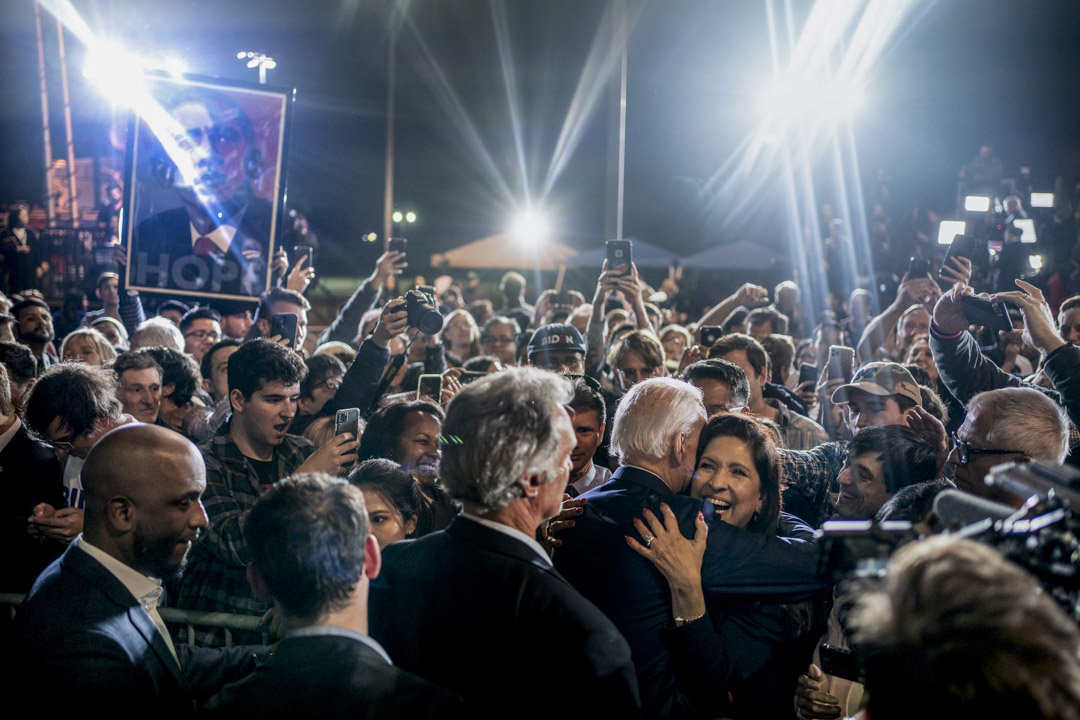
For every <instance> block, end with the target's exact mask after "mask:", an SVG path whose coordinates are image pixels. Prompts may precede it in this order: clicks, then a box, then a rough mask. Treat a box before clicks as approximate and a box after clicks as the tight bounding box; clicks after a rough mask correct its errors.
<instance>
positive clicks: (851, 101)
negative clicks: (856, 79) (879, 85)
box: [759, 80, 866, 120]
mask: <svg viewBox="0 0 1080 720" xmlns="http://www.w3.org/2000/svg"><path fill="white" fill-rule="evenodd" d="M865 104H866V95H865V94H864V93H863V91H862V89H861V88H858V87H855V86H853V85H847V84H843V83H839V82H827V83H815V82H812V81H811V82H791V81H790V80H784V81H782V82H778V83H774V84H772V85H770V86H768V87H767V88H766V89H765V91H764V92H763V93H762V94H761V97H760V99H759V111H760V113H761V114H762V115H765V116H766V117H775V118H792V117H795V118H801V119H804V120H825V119H840V118H844V117H850V116H852V115H856V114H858V113H859V111H860V110H862V108H863V107H864V106H865Z"/></svg>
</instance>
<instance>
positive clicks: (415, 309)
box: [405, 285, 443, 335]
mask: <svg viewBox="0 0 1080 720" xmlns="http://www.w3.org/2000/svg"><path fill="white" fill-rule="evenodd" d="M405 310H406V312H407V313H408V314H409V327H414V328H416V329H417V330H419V331H420V332H422V333H424V334H425V335H434V334H436V333H438V332H440V331H441V330H442V329H443V316H442V315H440V314H439V310H438V301H436V300H435V288H433V287H431V286H430V285H418V286H416V287H414V288H413V289H412V290H410V291H409V292H407V293H405Z"/></svg>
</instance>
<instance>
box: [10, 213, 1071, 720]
mask: <svg viewBox="0 0 1080 720" xmlns="http://www.w3.org/2000/svg"><path fill="white" fill-rule="evenodd" d="M1004 232H1006V233H1007V232H1008V225H1007V224H1006V228H1005V231H1004ZM126 261H127V259H126V257H125V255H124V253H123V251H122V250H118V251H117V254H116V262H117V269H118V270H121V269H122V266H123V265H124V264H125V263H126ZM906 261H907V259H906V258H905V261H904V263H903V264H902V266H901V267H899V268H895V269H896V270H897V274H898V275H901V274H902V277H901V279H900V281H899V283H898V285H897V287H896V290H895V300H892V301H891V302H890V303H889V304H887V306H885V307H884V309H882V310H881V312H880V313H878V314H876V315H874V314H873V313H874V310H873V308H874V307H876V301H875V299H874V298H873V297H872V296H871V292H870V291H869V290H868V289H866V288H856V289H854V290H853V291H852V292H850V294H848V295H847V297H846V298H845V299H844V300H843V302H837V303H836V304H834V305H833V306H832V307H830V308H828V309H826V310H824V311H821V312H819V313H816V314H815V313H811V312H809V310H808V308H807V303H804V301H803V289H802V288H801V287H800V285H799V284H797V283H796V282H794V281H793V280H785V281H784V282H781V283H780V284H778V285H777V286H776V287H775V288H773V289H771V290H770V289H768V288H765V287H761V286H758V285H754V284H744V285H742V286H741V287H739V288H737V289H735V290H734V292H732V293H731V294H730V295H729V296H728V297H726V298H724V299H722V300H721V301H720V302H719V303H716V304H715V305H713V306H711V307H709V308H706V309H704V311H703V312H701V313H698V314H696V316H693V315H691V314H687V313H686V312H685V309H683V310H680V309H679V303H678V302H677V297H678V287H677V284H676V283H675V282H674V281H673V279H672V278H669V280H668V281H666V282H665V284H664V287H662V288H661V290H662V291H657V290H654V289H653V288H651V287H649V286H648V284H647V283H645V282H644V281H643V280H642V278H641V277H639V275H638V272H637V270H636V268H635V267H634V266H633V265H632V264H631V265H630V266H629V267H628V268H626V270H625V271H618V272H617V271H615V270H611V269H608V268H607V267H606V265H605V267H604V268H603V269H602V271H601V273H600V275H599V277H598V279H597V282H596V285H595V287H594V288H591V289H590V292H591V297H586V296H585V294H584V293H582V292H579V291H577V290H570V291H567V290H566V289H565V288H551V289H543V290H542V291H541V292H539V293H537V294H535V295H533V294H530V293H529V291H528V287H527V284H526V280H525V278H524V277H523V276H522V275H521V274H519V273H516V272H508V273H506V274H505V275H504V276H503V278H502V280H501V283H500V284H499V288H498V295H497V296H494V297H485V293H484V288H483V287H482V285H481V284H480V283H478V282H477V281H476V278H475V277H470V278H468V279H466V280H465V281H463V282H461V283H454V282H451V283H446V284H444V286H442V287H440V288H439V289H438V290H436V289H435V288H434V287H428V286H425V285H421V284H414V285H413V286H412V287H411V288H410V289H409V290H408V292H406V293H404V294H403V295H399V294H398V293H397V292H391V290H390V288H391V287H393V285H394V284H395V283H392V282H390V281H391V279H392V278H393V279H394V280H395V281H400V279H401V278H400V276H401V275H402V273H403V272H404V270H405V268H406V266H407V262H406V256H405V254H404V253H403V252H398V251H390V250H388V251H387V252H385V253H384V254H383V255H382V256H381V257H380V258H379V260H378V261H377V263H376V267H375V269H374V270H373V271H372V273H371V275H370V276H369V277H367V278H366V279H365V280H364V281H363V282H362V283H361V284H360V285H359V287H357V289H356V291H355V292H354V293H353V295H352V296H351V297H350V298H349V299H348V300H347V302H346V303H345V304H344V305H343V306H342V307H341V308H340V309H339V311H338V313H337V315H336V317H335V318H334V320H333V322H332V323H331V324H330V325H329V326H327V327H326V328H325V329H322V330H321V332H319V333H318V334H317V336H316V333H315V332H312V333H310V334H309V332H308V330H309V328H308V317H307V312H308V310H309V309H310V305H309V302H308V300H307V298H305V296H304V292H305V290H306V289H307V287H308V283H309V282H310V281H311V279H312V275H313V271H312V270H311V269H310V267H306V268H305V267H304V266H303V263H300V262H297V263H295V264H294V265H291V266H290V263H288V262H287V261H286V259H285V258H284V257H283V256H275V258H274V266H275V273H276V275H277V276H278V277H279V278H280V286H275V287H272V288H271V289H270V290H268V291H267V292H265V293H264V294H263V295H262V296H261V297H260V298H259V299H258V303H257V305H255V304H253V305H252V306H251V307H250V308H249V307H247V306H245V305H242V304H237V303H235V302H230V303H224V302H219V301H215V300H214V299H212V298H211V299H208V301H207V302H199V303H195V304H192V305H188V304H186V303H182V302H180V301H178V300H168V301H166V302H160V303H159V304H158V305H157V308H156V314H155V315H154V316H153V317H149V318H148V317H147V314H148V313H147V308H146V307H145V306H144V304H143V302H144V299H143V298H141V297H140V296H139V294H138V293H135V292H132V291H128V290H127V289H125V288H124V286H123V281H122V278H123V275H124V273H123V272H106V273H104V274H102V275H101V277H100V278H99V279H98V283H97V298H98V300H99V301H100V304H101V308H100V309H99V310H93V311H91V310H88V308H87V307H86V303H85V297H84V298H83V299H82V301H81V302H72V303H71V305H70V306H69V305H68V304H67V303H65V305H64V306H63V307H61V308H59V309H56V310H55V314H54V309H53V308H52V307H50V305H49V304H48V303H47V302H46V301H45V299H44V298H43V297H41V295H40V294H39V293H35V292H34V291H33V289H32V288H26V289H23V290H24V292H20V293H18V294H17V295H15V296H12V297H11V298H10V299H5V300H4V301H3V305H4V307H3V308H0V309H2V310H3V311H4V312H3V314H0V374H3V375H5V376H6V377H5V378H0V379H3V380H4V382H0V476H2V477H3V478H4V479H5V480H6V481H7V485H6V486H7V487H8V493H7V494H6V498H7V499H6V500H5V509H4V518H5V521H4V523H5V524H4V531H3V542H4V548H3V554H4V557H5V558H7V561H6V562H5V564H4V569H3V572H2V576H0V583H2V584H3V586H2V587H0V590H2V591H4V592H12V593H25V594H26V598H25V600H24V601H23V602H22V604H21V605H20V606H19V607H18V608H17V612H16V614H15V618H14V621H13V622H11V623H8V624H5V625H3V626H2V627H0V633H2V634H3V637H4V645H5V646H6V648H7V649H8V652H9V653H10V657H12V658H17V659H18V662H17V663H16V664H15V665H13V667H14V670H13V671H12V672H11V673H9V674H8V675H7V676H6V677H5V681H6V682H9V683H11V684H12V686H11V690H10V692H11V693H12V695H11V696H12V697H14V696H16V693H18V694H19V695H26V696H27V697H41V698H46V697H47V698H49V700H48V702H52V703H56V704H59V705H63V706H65V707H67V706H70V707H73V708H74V707H78V708H80V709H86V708H95V707H102V708H104V707H105V706H107V705H108V706H109V707H115V706H116V703H142V704H140V705H130V706H131V707H146V708H154V709H155V711H161V712H165V713H166V714H168V715H190V714H192V713H195V712H199V713H207V714H210V715H214V716H221V717H225V716H229V715H236V714H237V713H239V714H243V715H249V714H250V715H253V716H254V715H258V716H260V717H266V716H294V715H299V714H301V713H304V714H306V713H311V712H316V711H320V712H323V713H326V714H329V715H331V716H334V717H346V716H356V715H362V716H368V717H410V718H412V717H459V716H460V717H466V716H467V717H490V718H494V717H550V716H553V715H558V716H562V717H566V716H569V717H598V716H605V717H620V718H622V717H646V718H785V717H788V718H793V717H796V716H798V717H803V718H839V717H843V716H846V715H855V714H857V713H862V714H864V716H865V717H870V718H874V720H882V719H886V720H887V719H888V718H901V717H904V718H907V717H914V716H920V717H929V718H945V717H961V716H963V717H967V716H970V717H999V716H1000V717H1004V716H1009V717H1044V718H1061V719H1067V718H1071V719H1076V718H1080V633H1078V631H1077V627H1076V624H1075V622H1074V619H1073V618H1070V617H1069V616H1068V614H1067V613H1066V612H1064V611H1063V610H1062V609H1061V608H1060V607H1059V606H1058V605H1057V604H1055V602H1054V601H1053V600H1052V599H1051V596H1050V594H1048V593H1045V592H1042V591H1041V590H1040V587H1039V585H1038V583H1037V582H1036V580H1035V579H1034V578H1033V577H1032V576H1030V575H1028V574H1027V573H1026V572H1025V571H1024V570H1023V569H1021V568H1020V567H1018V566H1017V565H1014V564H1013V563H1012V562H1010V561H1008V560H1006V559H1005V558H1004V557H1003V556H1002V555H1001V554H999V553H998V552H997V551H995V550H994V549H992V548H990V547H988V546H985V545H980V544H978V543H976V542H973V541H972V540H969V539H959V538H958V537H957V536H956V535H955V534H951V533H949V532H948V531H949V530H955V529H956V528H953V527H950V526H949V525H950V520H949V519H948V518H942V517H939V516H938V515H936V514H935V512H934V502H935V499H936V498H937V497H939V496H940V495H941V494H942V493H945V492H951V493H963V494H964V495H965V496H969V497H972V498H977V499H979V500H981V501H986V502H987V503H988V505H987V507H993V508H1004V509H1005V510H1006V511H1007V512H1011V511H1012V510H1013V509H1018V508H1022V507H1024V508H1029V509H1030V508H1032V507H1034V506H1033V503H1032V502H1031V501H1030V499H1029V498H1028V497H1024V496H1021V495H1016V494H1013V493H1012V492H1010V491H1009V490H1008V489H1006V488H1003V486H1002V485H1001V484H988V483H987V482H986V478H987V475H988V473H989V472H990V471H991V470H992V469H993V468H995V467H998V466H1001V465H1003V464H1005V463H1024V462H1028V461H1041V462H1045V463H1063V462H1065V461H1066V460H1067V459H1069V458H1070V457H1072V456H1073V455H1074V453H1075V452H1076V451H1077V450H1076V449H1077V447H1078V446H1080V434H1078V433H1077V424H1078V420H1080V372H1078V367H1080V347H1078V346H1077V345H1076V344H1074V343H1076V342H1078V338H1080V296H1078V297H1071V298H1067V299H1062V300H1061V301H1060V302H1057V303H1056V307H1055V306H1052V304H1051V302H1048V300H1047V299H1046V298H1047V296H1048V295H1049V294H1050V293H1051V292H1052V288H1053V287H1056V286H1054V285H1053V284H1052V283H1051V284H1050V285H1049V286H1048V285H1047V283H1046V280H1047V278H1046V277H1030V278H1028V279H1029V280H1031V281H1032V282H1028V280H1025V279H1023V276H1022V275H1017V276H1016V277H1014V278H1010V279H1011V280H1012V285H1011V286H1010V287H999V286H996V285H988V284H987V283H988V282H993V281H994V278H995V277H997V276H996V275H995V274H994V273H993V272H988V270H992V269H993V268H987V267H985V266H983V265H980V263H981V262H982V258H981V257H980V256H976V257H964V256H960V257H952V258H950V259H949V260H948V261H947V262H946V263H944V264H940V263H933V264H931V267H930V271H929V272H926V273H925V274H922V275H912V273H911V272H910V270H909V271H908V272H906V273H903V267H904V266H906V265H907V262H906ZM20 272H22V271H21V270H20ZM1033 283H1038V284H1033ZM1040 285H1041V287H1040ZM1058 287H1059V286H1058ZM984 289H985V290H992V291H993V294H991V295H989V296H985V299H988V300H989V301H992V302H994V303H998V302H1007V303H1009V304H1010V306H1011V307H1012V315H1011V316H1010V317H1011V320H1012V323H1013V327H1012V329H1011V330H999V331H992V330H988V329H986V328H984V327H980V326H978V324H977V323H975V322H973V320H972V319H971V318H969V317H968V315H967V314H966V309H967V306H968V302H969V299H970V298H973V297H979V291H981V290H984ZM527 299H532V300H533V301H534V302H533V303H532V304H530V303H529V302H527ZM76 300H77V299H76ZM1055 312H1056V313H1057V315H1056V317H1055V315H1054V313H1055ZM283 317H284V318H285V319H286V320H290V319H291V321H292V323H291V324H290V323H289V322H279V320H281V319H282V318H283ZM976 507H979V506H978V505H976ZM833 520H851V521H870V523H871V524H873V523H881V522H884V521H887V520H888V521H906V522H907V523H909V524H910V530H909V531H908V532H907V534H906V535H905V537H904V546H903V547H901V548H900V549H899V550H898V551H897V552H896V553H895V554H894V555H893V556H892V558H891V559H890V560H889V561H888V565H887V568H886V569H885V570H884V572H883V573H882V575H881V577H879V578H877V580H876V582H874V583H869V586H868V583H866V582H860V583H847V582H840V583H837V581H836V577H835V575H833V574H831V573H829V572H826V571H825V569H824V568H823V567H822V563H821V562H819V560H820V557H821V548H822V540H821V539H820V538H821V533H820V532H815V531H818V530H819V529H820V528H822V527H823V525H825V524H826V523H828V522H830V521H833ZM159 607H172V608H180V609H184V610H189V611H203V612H210V613H228V614H233V615H245V616H250V617H252V618H261V619H262V621H263V628H262V630H260V631H233V632H232V633H231V639H229V638H226V633H225V632H224V630H223V628H222V626H221V624H214V623H210V624H208V625H205V626H198V625H197V626H196V627H195V632H194V634H193V636H191V637H189V636H188V634H187V632H186V630H181V629H178V628H176V627H173V628H170V627H168V626H167V625H166V624H165V622H163V620H162V618H161V614H160V613H159V611H158V608H159ZM264 632H265V633H267V634H269V636H270V638H271V641H272V642H273V643H274V644H273V646H272V647H270V648H268V647H266V646H264V645H263V644H262V643H263V633H264ZM849 666H850V667H849ZM845 668H848V670H847V671H845ZM59 685H62V686H63V693H62V695H63V697H61V698H56V693H55V692H54V693H52V694H51V695H41V694H40V693H42V692H43V691H47V690H48V689H49V688H50V687H53V686H59Z"/></svg>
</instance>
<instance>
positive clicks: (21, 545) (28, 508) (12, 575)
mask: <svg viewBox="0 0 1080 720" xmlns="http://www.w3.org/2000/svg"><path fill="white" fill-rule="evenodd" d="M0 498H2V501H0V502H2V503H3V505H2V507H3V515H2V516H3V525H2V528H3V529H2V530H0V538H2V540H0V555H2V556H3V557H4V571H3V573H0V583H2V586H0V590H2V591H4V592H18V593H24V592H26V591H28V590H29V589H30V586H31V585H33V584H34V580H35V579H37V576H38V574H39V573H40V572H41V571H42V570H44V569H45V568H46V566H48V564H49V563H51V562H52V561H53V560H55V559H56V558H58V557H59V556H60V553H62V552H63V551H64V545H63V544H62V543H60V542H58V541H56V540H51V539H46V540H38V539H36V538H35V537H34V536H32V535H31V534H30V533H28V532H27V531H26V519H27V518H28V517H30V514H31V513H32V512H33V511H34V506H35V505H37V504H39V503H48V504H49V505H52V506H53V507H54V508H56V509H57V510H59V509H61V508H63V507H64V473H63V470H62V469H61V468H60V461H59V460H57V458H56V453H54V452H53V451H52V448H50V447H49V446H48V445H45V444H44V443H40V442H38V441H36V440H32V439H31V438H30V436H29V435H27V434H26V428H25V427H19V429H18V430H17V431H16V432H15V434H14V435H12V437H11V441H10V442H8V444H7V446H6V447H5V448H4V449H3V450H2V451H0Z"/></svg>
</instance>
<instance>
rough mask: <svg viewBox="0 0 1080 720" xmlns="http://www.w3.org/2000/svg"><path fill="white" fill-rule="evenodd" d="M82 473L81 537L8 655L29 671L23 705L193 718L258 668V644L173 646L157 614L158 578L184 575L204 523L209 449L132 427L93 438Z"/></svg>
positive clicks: (18, 629)
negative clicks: (205, 454) (206, 702)
mask: <svg viewBox="0 0 1080 720" xmlns="http://www.w3.org/2000/svg"><path fill="white" fill-rule="evenodd" d="M82 480H83V488H84V491H85V493H86V508H85V514H84V523H83V532H82V533H81V534H80V535H79V536H78V537H76V538H75V540H74V541H73V542H72V543H71V545H70V546H68V549H67V550H66V551H65V552H64V554H63V555H62V556H61V557H60V558H59V559H58V560H57V561H55V562H54V563H53V564H52V565H50V566H49V567H48V568H46V569H45V571H44V572H42V574H41V576H40V577H39V578H38V580H37V582H36V583H34V586H33V588H32V589H31V590H30V594H29V595H28V596H27V598H26V601H25V602H24V603H23V605H22V607H21V608H20V609H19V613H18V615H17V616H16V620H15V623H14V652H13V654H12V657H18V658H20V659H22V660H23V662H21V663H19V666H20V669H21V670H22V671H23V672H22V674H23V675H24V676H23V677H19V678H17V683H18V684H16V685H13V687H15V688H19V694H23V693H25V699H26V701H27V702H29V701H30V700H31V699H34V700H37V699H41V698H45V697H48V698H49V708H50V712H54V711H55V709H56V708H55V705H54V703H59V704H61V705H65V704H67V705H69V706H70V709H73V710H74V709H76V707H77V709H78V710H79V711H81V712H87V711H90V712H93V710H100V711H102V712H112V711H115V709H116V708H117V707H125V708H129V709H130V710H133V711H135V710H137V711H140V712H147V711H150V712H164V713H165V714H166V715H169V716H174V715H181V716H186V715H192V714H194V711H195V708H196V704H197V703H201V702H202V701H204V700H206V699H207V698H209V697H210V695H212V694H214V693H215V692H217V691H218V690H220V689H221V687H223V686H224V685H225V684H226V683H229V682H233V681H235V680H238V679H240V678H242V677H244V676H246V675H247V674H248V673H249V672H250V671H251V670H252V669H254V663H253V652H254V650H255V649H253V648H250V647H249V648H232V649H230V650H207V649H202V648H195V647H189V646H187V645H176V646H174V645H173V643H172V641H171V639H170V638H169V635H168V632H167V630H166V628H165V624H164V623H163V622H162V620H161V616H160V615H159V614H158V611H157V603H158V600H159V599H160V597H161V592H162V589H161V581H162V579H164V578H169V577H172V576H175V575H177V574H178V573H179V572H180V571H181V570H182V568H183V566H184V562H185V559H186V557H187V553H188V549H189V548H190V547H191V543H192V542H193V541H194V540H195V539H196V538H198V536H199V532H200V531H201V530H202V529H203V528H205V527H206V525H207V518H206V511H205V510H204V509H203V506H202V501H201V500H200V497H201V495H202V492H203V490H204V489H205V488H206V473H205V469H204V465H203V461H202V456H201V455H200V454H199V450H198V448H196V447H195V446H194V445H193V444H191V442H189V441H188V440H187V439H186V438H184V437H183V436H181V435H179V434H177V433H174V432H172V431H170V430H167V429H165V428H163V427H158V426H154V425H142V424H129V425H125V426H122V427H120V428H117V429H115V430H112V431H110V432H109V433H107V434H106V435H105V436H104V437H102V438H101V440H99V441H98V442H97V444H95V445H94V447H93V448H92V449H91V450H90V453H89V455H87V458H86V463H85V464H84V465H83V470H82ZM58 687H63V692H62V693H57V692H55V688H58ZM49 688H53V691H52V692H50V691H49ZM46 693H47V695H46Z"/></svg>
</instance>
